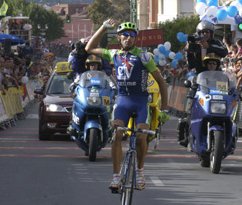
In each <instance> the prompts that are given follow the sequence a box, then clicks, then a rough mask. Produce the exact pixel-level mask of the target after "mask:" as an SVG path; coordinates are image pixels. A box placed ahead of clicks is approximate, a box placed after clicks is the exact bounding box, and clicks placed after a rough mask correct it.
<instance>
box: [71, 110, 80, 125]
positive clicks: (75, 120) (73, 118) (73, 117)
mask: <svg viewBox="0 0 242 205" xmlns="http://www.w3.org/2000/svg"><path fill="white" fill-rule="evenodd" d="M72 120H73V122H74V123H76V124H77V125H79V122H80V119H79V117H78V116H76V115H75V113H74V112H73V113H72Z"/></svg>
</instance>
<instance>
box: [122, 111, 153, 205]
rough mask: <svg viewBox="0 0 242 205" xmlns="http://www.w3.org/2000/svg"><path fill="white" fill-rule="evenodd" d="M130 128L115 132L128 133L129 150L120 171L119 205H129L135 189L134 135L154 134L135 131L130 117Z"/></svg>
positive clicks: (149, 131)
mask: <svg viewBox="0 0 242 205" xmlns="http://www.w3.org/2000/svg"><path fill="white" fill-rule="evenodd" d="M131 119H132V120H131V121H132V124H131V127H130V128H129V127H118V128H117V130H123V131H125V132H127V131H129V132H130V135H128V136H129V149H128V151H127V152H126V154H125V157H124V160H123V163H122V166H121V169H120V176H121V187H120V194H121V204H122V205H131V203H132V196H133V190H134V188H136V169H137V153H136V133H138V132H140V133H145V134H155V131H152V130H145V129H143V130H141V129H139V130H137V129H136V128H135V117H134V116H132V117H131Z"/></svg>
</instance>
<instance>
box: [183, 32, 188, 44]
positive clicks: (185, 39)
mask: <svg viewBox="0 0 242 205" xmlns="http://www.w3.org/2000/svg"><path fill="white" fill-rule="evenodd" d="M187 37H188V34H184V36H183V43H185V42H187Z"/></svg>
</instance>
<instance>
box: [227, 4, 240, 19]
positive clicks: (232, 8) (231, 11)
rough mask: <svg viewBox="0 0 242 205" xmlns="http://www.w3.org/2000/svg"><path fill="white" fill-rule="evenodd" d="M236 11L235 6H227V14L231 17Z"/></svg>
mask: <svg viewBox="0 0 242 205" xmlns="http://www.w3.org/2000/svg"><path fill="white" fill-rule="evenodd" d="M237 13H238V9H237V7H236V6H229V7H228V8H227V14H228V15H229V16H231V17H235V16H236V14H237Z"/></svg>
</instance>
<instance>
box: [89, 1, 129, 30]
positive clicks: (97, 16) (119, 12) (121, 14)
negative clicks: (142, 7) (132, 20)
mask: <svg viewBox="0 0 242 205" xmlns="http://www.w3.org/2000/svg"><path fill="white" fill-rule="evenodd" d="M88 17H89V18H90V19H92V21H93V23H94V24H96V26H97V27H99V26H100V25H101V24H102V23H103V21H105V20H107V19H109V18H113V19H115V20H117V22H118V23H120V22H124V21H128V20H129V17H130V9H129V0H111V1H110V0H102V1H100V0H94V2H93V4H90V5H89V6H88Z"/></svg>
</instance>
